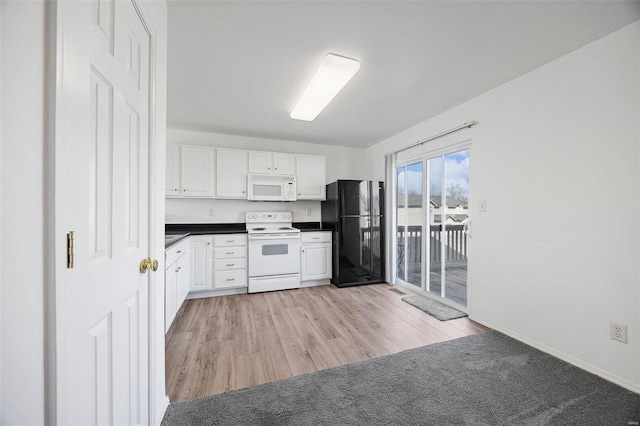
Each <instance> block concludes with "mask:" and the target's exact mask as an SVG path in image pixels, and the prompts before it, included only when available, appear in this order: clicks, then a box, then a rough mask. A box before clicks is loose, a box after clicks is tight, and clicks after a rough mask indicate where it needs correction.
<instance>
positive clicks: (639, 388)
mask: <svg viewBox="0 0 640 426" xmlns="http://www.w3.org/2000/svg"><path fill="white" fill-rule="evenodd" d="M469 319H471V320H473V321H475V322H477V323H480V324H482V325H484V326H486V327H489V328H491V329H493V330H495V331H499V332H500V333H502V334H506V335H507V336H509V337H512V338H514V339H516V340H518V341H520V342H522V343H524V344H527V345H529V346H531V347H534V348H536V349H538V350H541V351H542V352H545V353H548V354H549V355H553V356H555V357H556V358H560V359H561V360H563V361H565V362H568V363H569V364H571V365H574V366H576V367H578V368H580V369H582V370H585V371H588V372H589V373H592V374H595V375H596V376H599V377H602V378H603V379H605V380H607V381H609V382H612V383H615V384H616V385H619V386H622V387H623V388H625V389H628V390H630V391H632V392H635V393H637V394H640V384H637V383H633V382H630V381H628V380H626V379H623V378H622V377H618V376H616V375H615V374H611V373H609V372H608V371H605V370H603V369H601V368H599V367H596V366H595V365H591V364H589V363H587V362H584V361H582V360H579V359H577V358H574V357H572V356H570V355H567V354H565V353H563V352H560V351H558V350H557V349H554V348H551V347H549V346H547V345H545V344H543V343H540V342H537V341H535V340H531V339H529V338H527V337H525V336H522V335H521V334H519V333H516V332H514V331H512V330H509V329H508V328H505V327H501V326H500V325H497V324H493V323H492V322H491V321H487V320H485V319H484V318H482V316H479V315H469Z"/></svg>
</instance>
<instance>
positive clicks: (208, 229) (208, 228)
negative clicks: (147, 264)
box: [164, 223, 247, 235]
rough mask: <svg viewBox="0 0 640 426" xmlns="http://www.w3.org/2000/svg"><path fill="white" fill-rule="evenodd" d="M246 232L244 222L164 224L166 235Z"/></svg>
mask: <svg viewBox="0 0 640 426" xmlns="http://www.w3.org/2000/svg"><path fill="white" fill-rule="evenodd" d="M246 232H247V228H246V225H245V224H244V223H167V224H166V225H164V233H165V234H166V235H169V234H191V235H207V234H245V233H246Z"/></svg>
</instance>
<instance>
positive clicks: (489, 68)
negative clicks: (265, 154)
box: [168, 0, 640, 147]
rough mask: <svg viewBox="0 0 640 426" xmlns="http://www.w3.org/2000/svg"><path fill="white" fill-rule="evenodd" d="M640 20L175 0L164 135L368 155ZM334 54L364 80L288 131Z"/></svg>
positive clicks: (419, 4) (503, 8)
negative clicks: (208, 135)
mask: <svg viewBox="0 0 640 426" xmlns="http://www.w3.org/2000/svg"><path fill="white" fill-rule="evenodd" d="M638 19H640V2H638V1H627V2H617V1H577V0H574V1H551V2H547V1H483V0H475V1H397V0H396V1H255V2H249V1H233V2H219V1H186V0H183V1H180V0H170V1H169V52H168V55H169V65H168V68H169V69H168V73H169V83H168V126H169V127H172V128H179V129H189V130H199V131H209V132H215V133H224V134H233V135H243V136H254V137H262V138H270V139H282V140H291V141H300V142H311V143H324V144H331V145H342V146H352V147H367V146H370V145H373V144H375V143H377V142H379V141H381V140H383V139H385V138H387V137H389V136H392V135H394V134H396V133H398V132H400V131H402V130H404V129H406V128H409V127H411V126H413V125H415V124H418V123H420V122H422V121H424V120H426V119H429V118H431V117H433V116H435V115H437V114H439V113H441V112H443V111H446V110H447V109H450V108H452V107H454V106H456V105H459V104H461V103H463V102H465V101H467V100H468V99H471V98H473V97H475V96H478V95H480V94H482V93H484V92H486V91H488V90H490V89H492V88H494V87H497V86H499V85H501V84H503V83H505V82H507V81H509V80H511V79H513V78H516V77H518V76H520V75H522V74H524V73H526V72H528V71H531V70H533V69H535V68H537V67H540V66H541V65H543V64H545V63H548V62H549V61H552V60H553V59H556V58H558V57H560V56H562V55H564V54H566V53H568V52H570V51H572V50H575V49H576V48H578V47H580V46H583V45H585V44H587V43H589V42H591V41H594V40H596V39H598V38H600V37H602V36H604V35H606V34H609V33H611V32H613V31H615V30H616V29H619V28H621V27H623V26H625V25H627V24H630V23H632V22H634V21H636V20H638ZM330 52H331V53H336V54H339V55H344V56H349V57H352V58H356V59H358V60H359V61H360V71H359V72H358V73H357V74H356V75H355V77H354V78H353V79H352V80H351V82H349V84H348V85H347V86H346V87H345V88H344V89H343V90H342V91H341V92H340V93H339V94H338V95H337V96H336V98H335V99H334V100H333V101H332V102H331V103H330V104H329V106H328V107H327V108H326V109H325V110H324V111H323V112H321V113H320V115H319V116H318V118H316V120H315V121H313V122H304V121H297V120H292V119H291V118H289V113H290V112H291V109H292V108H293V106H294V105H295V103H296V101H297V100H298V98H299V96H300V94H301V93H302V91H303V90H304V88H305V85H306V84H307V82H308V81H309V79H310V78H311V76H312V74H313V72H314V71H315V69H316V68H317V67H318V65H319V64H320V62H321V60H322V58H323V57H324V55H325V54H326V53H330Z"/></svg>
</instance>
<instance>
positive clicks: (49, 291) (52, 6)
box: [43, 0, 169, 424]
mask: <svg viewBox="0 0 640 426" xmlns="http://www.w3.org/2000/svg"><path fill="white" fill-rule="evenodd" d="M129 1H131V2H132V3H133V6H134V8H135V10H136V12H137V13H138V15H139V17H140V20H141V22H142V24H143V26H144V28H145V30H146V32H147V35H148V36H149V123H148V126H149V129H148V132H149V142H148V143H149V146H148V157H149V158H148V166H149V170H148V173H149V180H148V188H147V193H148V194H147V195H148V202H149V210H148V215H149V218H148V245H149V252H150V255H151V257H153V258H156V259H158V263H159V268H158V270H159V271H164V247H160V246H158V243H159V240H158V238H156V234H157V232H156V227H157V220H156V219H157V218H156V216H157V210H158V206H159V204H158V203H160V202H163V201H164V199H160V198H159V197H158V194H157V191H156V188H157V186H158V185H157V181H158V180H157V169H158V166H157V161H156V159H157V155H158V152H159V147H158V144H159V142H160V141H159V140H158V138H157V131H156V130H157V125H158V117H157V110H158V107H157V98H156V91H157V87H156V80H157V65H158V46H159V43H158V32H157V30H156V29H155V28H154V26H153V23H152V20H151V19H150V17H149V15H148V14H147V12H146V11H145V9H144V7H143V5H142V4H141V2H140V0H129ZM44 3H45V22H44V25H45V34H46V41H45V45H46V52H45V64H46V69H45V81H44V94H45V100H44V105H45V111H44V122H45V137H44V139H45V156H44V176H45V184H44V185H45V188H44V189H45V200H44V205H45V209H46V210H45V214H44V217H43V220H44V229H45V244H44V249H45V252H44V253H43V257H44V277H43V278H44V307H43V308H44V332H45V333H44V336H45V342H44V343H45V344H44V347H45V353H44V374H45V377H44V400H45V406H44V413H45V424H56V423H57V418H58V413H57V386H58V380H57V376H58V374H57V334H58V333H57V332H58V324H57V321H56V316H57V314H56V312H57V294H58V292H57V289H58V288H59V287H60V286H62V285H64V280H63V278H62V275H63V274H62V272H63V270H64V269H66V234H65V230H64V229H62V225H61V222H62V221H61V220H60V219H59V218H61V217H62V214H61V207H60V202H59V200H58V197H57V194H58V192H59V188H60V187H61V176H62V173H61V172H60V171H59V170H58V167H57V166H58V165H59V164H61V161H60V160H61V157H60V155H61V153H60V152H59V151H60V149H59V144H58V143H57V140H58V138H61V137H62V135H60V133H59V132H60V130H59V128H58V126H57V122H58V116H59V113H58V111H59V105H60V99H61V92H62V81H61V79H60V78H59V76H60V75H61V72H62V58H61V52H62V22H61V17H60V16H58V9H59V5H60V4H61V0H48V1H45V2H44ZM159 254H161V256H159ZM159 277H160V273H159V274H153V273H152V274H149V276H148V285H149V291H148V298H149V300H148V333H149V336H148V346H149V347H148V360H147V368H148V395H147V397H148V413H147V414H146V416H147V418H148V420H149V423H150V424H159V423H160V420H161V417H160V418H158V417H159V416H162V415H163V414H164V410H165V409H166V406H167V405H168V402H169V401H168V399H167V398H166V392H164V389H165V384H164V376H162V377H161V378H160V379H159V378H157V377H156V374H155V370H156V368H157V366H156V359H157V356H158V354H159V352H161V354H160V355H161V358H162V360H164V349H163V350H162V351H158V350H156V349H157V346H158V341H157V338H156V336H158V335H159V336H164V329H163V325H164V322H163V321H164V306H160V307H158V306H157V304H156V303H155V300H156V299H157V298H158V297H157V296H158V292H160V291H161V289H160V288H158V281H161V282H162V283H163V287H164V276H162V278H159ZM162 294H163V297H164V291H162ZM158 313H159V314H160V316H158ZM159 327H160V329H161V330H160V331H158V328H159ZM161 346H162V348H164V343H162V345H161ZM162 368H163V370H164V361H163V366H162ZM160 380H161V381H162V383H161V389H162V390H163V393H165V404H164V406H162V407H157V406H156V400H157V399H158V398H157V395H156V394H157V392H156V390H157V389H158V382H159V381H160Z"/></svg>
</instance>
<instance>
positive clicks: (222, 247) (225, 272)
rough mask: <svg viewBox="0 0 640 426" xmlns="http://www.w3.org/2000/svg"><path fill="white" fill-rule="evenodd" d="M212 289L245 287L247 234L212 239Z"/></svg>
mask: <svg viewBox="0 0 640 426" xmlns="http://www.w3.org/2000/svg"><path fill="white" fill-rule="evenodd" d="M213 239H214V240H213V241H214V246H215V247H214V252H213V262H212V263H213V276H212V280H213V289H215V290H219V289H226V288H237V287H246V286H247V234H220V235H215V236H214V237H213Z"/></svg>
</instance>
